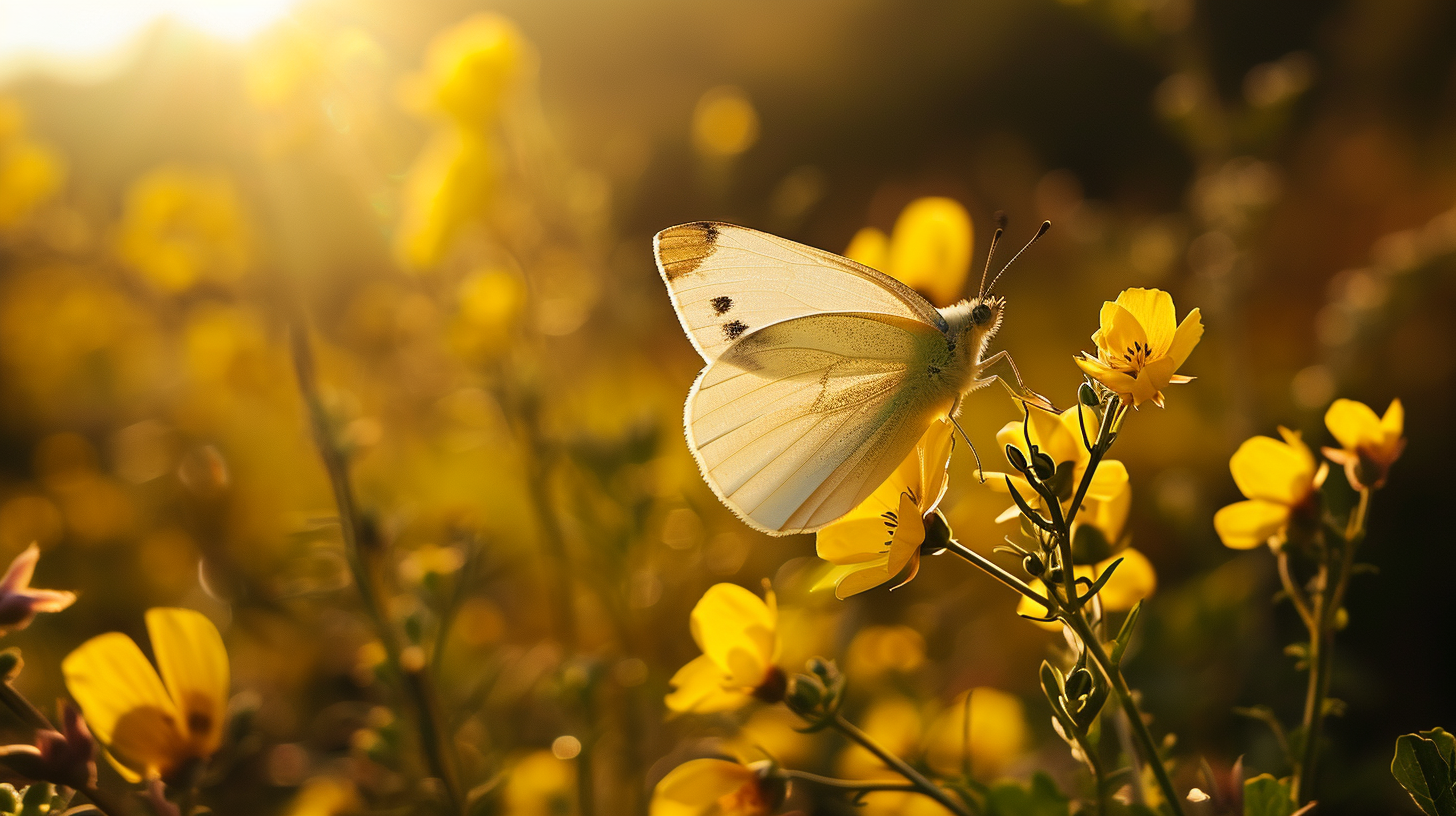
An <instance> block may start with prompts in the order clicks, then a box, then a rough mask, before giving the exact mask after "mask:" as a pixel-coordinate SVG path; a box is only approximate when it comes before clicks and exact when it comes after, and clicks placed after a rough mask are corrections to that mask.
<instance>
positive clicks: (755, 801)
mask: <svg viewBox="0 0 1456 816" xmlns="http://www.w3.org/2000/svg"><path fill="white" fill-rule="evenodd" d="M771 767H772V766H771V764H770V763H767V762H755V763H753V764H752V765H744V764H742V763H739V762H732V761H729V760H726V759H693V760H689V761H687V762H684V763H683V764H681V765H679V766H677V767H676V768H673V769H672V770H671V771H669V772H668V774H667V776H664V777H663V778H662V781H660V782H658V783H657V787H655V788H653V790H652V805H651V807H649V808H648V814H649V816H769V814H772V813H774V812H776V811H777V810H778V807H779V805H780V804H782V803H783V800H784V796H785V794H786V793H787V787H786V785H785V784H784V783H783V782H782V781H780V780H777V779H774V778H772V777H770V776H768V774H767V771H768V770H770V769H771Z"/></svg>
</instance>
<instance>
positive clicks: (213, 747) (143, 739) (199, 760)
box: [61, 608, 229, 782]
mask: <svg viewBox="0 0 1456 816" xmlns="http://www.w3.org/2000/svg"><path fill="white" fill-rule="evenodd" d="M147 633H148V635H150V637H151V642H152V652H153V653H154V654H155V655H156V657H157V668H156V669H153V668H152V664H151V663H148V662H147V658H146V657H145V656H144V655H143V654H142V650H141V649H140V648H138V647H137V645H136V643H134V642H133V641H132V639H131V638H129V637H127V636H126V635H123V634H121V633H120V632H108V633H107V634H104V635H98V636H97V637H94V638H91V639H90V640H88V641H86V642H85V643H83V644H81V645H80V646H79V647H78V648H77V649H76V650H75V651H73V652H71V653H70V654H69V655H67V656H66V659H65V660H64V661H62V663H61V671H62V672H63V673H64V674H65V678H66V687H67V688H68V689H70V691H71V696H72V697H74V698H76V702H77V703H79V704H80V706H81V712H82V713H83V714H85V716H86V722H87V723H88V724H89V725H90V726H91V730H92V731H93V732H94V733H95V734H96V737H97V739H98V740H100V741H101V743H102V745H104V746H106V749H107V758H108V759H110V760H111V763H112V764H113V765H115V766H116V769H117V771H119V772H120V773H121V775H122V776H123V777H125V778H126V779H127V780H128V781H131V782H138V781H141V780H142V779H155V778H161V779H163V780H164V781H172V780H177V779H181V778H184V777H186V776H188V775H189V774H192V773H195V772H197V771H198V770H200V766H201V765H202V764H203V763H205V762H206V761H207V760H208V758H209V757H211V756H212V754H213V753H214V752H215V751H217V749H218V746H219V745H221V744H222V734H223V724H224V720H225V717H226V713H227V702H228V684H229V679H228V656H227V650H226V649H224V648H223V644H222V637H221V636H220V635H219V634H218V632H217V627H215V626H213V625H212V621H209V620H208V619H207V618H206V617H205V616H204V615H202V614H201V613H199V612H194V611H192V610H190V609H169V608H157V609H149V610H147ZM158 670H160V672H161V676H160V677H159V676H158Z"/></svg>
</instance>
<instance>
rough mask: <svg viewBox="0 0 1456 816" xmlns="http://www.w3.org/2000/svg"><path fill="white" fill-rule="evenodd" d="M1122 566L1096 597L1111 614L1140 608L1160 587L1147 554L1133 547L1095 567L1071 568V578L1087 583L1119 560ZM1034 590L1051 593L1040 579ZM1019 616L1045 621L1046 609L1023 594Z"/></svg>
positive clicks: (1052, 627)
mask: <svg viewBox="0 0 1456 816" xmlns="http://www.w3.org/2000/svg"><path fill="white" fill-rule="evenodd" d="M1119 558H1120V559H1122V563H1121V564H1118V565H1117V571H1116V572H1113V573H1112V577H1111V578H1108V579H1107V583H1105V584H1103V585H1102V589H1100V590H1098V591H1097V598H1098V600H1100V601H1101V602H1102V608H1103V609H1104V610H1106V611H1108V612H1126V611H1127V610H1129V609H1132V608H1133V607H1134V606H1136V605H1137V602H1138V601H1141V600H1143V599H1144V598H1150V597H1152V595H1153V592H1154V591H1155V590H1157V588H1158V573H1157V571H1156V570H1155V569H1153V562H1151V561H1149V560H1148V557H1147V556H1146V555H1143V554H1142V553H1140V552H1138V551H1137V550H1136V549H1134V548H1132V547H1128V548H1127V549H1125V550H1122V551H1121V552H1119V553H1118V554H1117V555H1114V556H1112V557H1111V558H1108V559H1106V560H1105V561H1099V562H1097V563H1096V564H1077V565H1075V566H1073V568H1072V575H1073V576H1075V577H1077V578H1085V579H1087V580H1088V581H1096V580H1097V579H1098V578H1099V577H1101V575H1102V574H1103V573H1104V572H1107V570H1109V569H1111V568H1112V565H1113V564H1114V563H1116V562H1117V560H1118V559H1119ZM1030 586H1031V588H1032V589H1034V590H1036V591H1037V592H1039V593H1041V594H1043V595H1045V594H1046V593H1047V592H1048V591H1049V590H1048V589H1047V586H1046V584H1045V583H1044V582H1043V581H1042V580H1041V579H1040V578H1037V579H1035V580H1033V581H1032V582H1031V583H1030ZM1085 587H1086V585H1085V584H1083V585H1082V586H1081V591H1084V592H1085V591H1086V589H1085ZM1016 613H1017V614H1018V615H1022V616H1024V617H1028V618H1044V617H1046V615H1047V610H1046V609H1045V608H1043V607H1042V605H1041V604H1039V603H1037V602H1036V601H1033V600H1032V599H1031V598H1029V597H1026V596H1025V595H1023V596H1022V597H1021V602H1020V603H1019V604H1017V606H1016ZM1043 628H1046V629H1059V628H1061V627H1060V625H1059V624H1056V623H1048V624H1046V625H1045V626H1044V627H1043Z"/></svg>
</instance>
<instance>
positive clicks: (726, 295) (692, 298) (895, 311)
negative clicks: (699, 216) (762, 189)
mask: <svg viewBox="0 0 1456 816" xmlns="http://www.w3.org/2000/svg"><path fill="white" fill-rule="evenodd" d="M653 251H654V254H655V255H656V257H657V266H658V269H659V271H660V272H661V273H662V279H663V281H664V282H666V283H667V290H668V294H669V295H670V296H671V298H672V305H673V308H674V309H675V310H676V311H677V316H678V319H679V320H680V321H681V322H682V325H683V329H684V330H686V331H687V334H688V337H689V339H691V340H692V343H693V347H694V348H696V349H697V350H698V353H700V354H701V355H702V356H703V359H704V360H706V361H707V362H710V363H711V362H713V361H714V360H716V359H717V358H718V356H719V355H721V354H722V353H723V351H724V350H725V349H727V348H728V347H729V346H731V345H732V344H733V343H734V342H735V341H737V340H738V339H739V338H741V337H743V336H744V335H746V334H748V333H749V332H751V331H753V330H754V329H758V328H762V327H764V326H767V325H769V324H770V323H776V322H778V321H781V320H787V319H789V318H794V317H803V316H805V315H810V314H815V313H819V312H866V313H873V314H886V315H895V316H897V317H902V318H907V319H910V320H916V321H920V322H923V323H925V324H926V325H927V326H928V327H935V328H943V327H944V320H943V318H942V317H941V316H940V314H939V313H938V312H937V311H936V310H935V307H933V306H931V305H930V303H929V302H927V301H926V300H925V299H924V298H922V297H920V296H919V295H917V294H916V293H915V292H914V291H913V290H911V289H909V288H908V287H906V286H905V285H904V284H902V283H900V282H899V281H897V280H895V279H894V278H891V277H890V276H888V275H885V274H883V273H881V272H876V271H875V270H873V269H870V268H869V267H867V266H864V265H862V264H858V263H855V262H854V261H851V260H849V259H848V258H842V257H840V256H838V255H835V254H833V253H830V252H825V251H823V250H820V249H815V248H813V247H809V246H805V245H803V244H798V243H795V242H793V241H789V240H786V239H784V238H779V237H777V236H774V235H769V234H767V233H763V232H758V231H756V230H751V229H747V228H746V227H738V226H734V225H732V224H723V223H719V222H715V221H698V222H694V223H691V224H683V225H681V226H677V227H670V228H668V229H665V230H663V231H662V232H659V233H658V234H657V237H656V238H654V239H653Z"/></svg>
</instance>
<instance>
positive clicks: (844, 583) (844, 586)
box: [834, 557, 894, 601]
mask: <svg viewBox="0 0 1456 816" xmlns="http://www.w3.org/2000/svg"><path fill="white" fill-rule="evenodd" d="M892 577H894V573H892V572H890V559H889V558H888V557H885V558H882V559H879V560H876V561H872V562H870V563H867V564H864V565H863V566H860V567H859V568H858V569H856V570H855V571H854V572H851V573H849V574H847V575H845V576H844V577H843V578H841V579H840V581H839V583H837V584H835V585H834V597H836V598H838V599H839V600H841V601H842V600H844V599H845V598H850V597H853V596H855V595H858V594H860V593H861V592H864V591H865V590H868V589H874V588H875V587H877V586H879V585H881V584H883V583H885V582H886V581H889V580H890V579H891V578H892Z"/></svg>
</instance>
